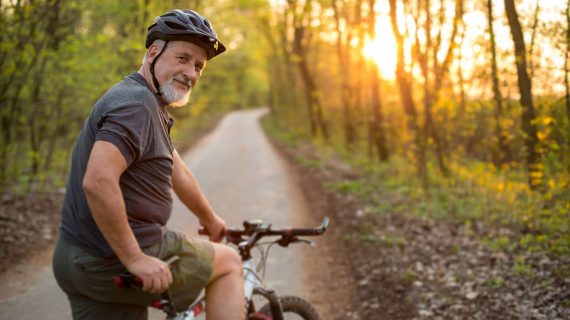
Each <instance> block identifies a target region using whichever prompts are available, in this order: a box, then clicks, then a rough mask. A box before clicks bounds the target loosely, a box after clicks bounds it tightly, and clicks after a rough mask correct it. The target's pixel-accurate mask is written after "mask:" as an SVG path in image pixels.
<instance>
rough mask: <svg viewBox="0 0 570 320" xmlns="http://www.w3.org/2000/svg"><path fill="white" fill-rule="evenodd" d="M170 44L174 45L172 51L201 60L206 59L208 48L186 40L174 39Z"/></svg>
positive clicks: (170, 45)
mask: <svg viewBox="0 0 570 320" xmlns="http://www.w3.org/2000/svg"><path fill="white" fill-rule="evenodd" d="M168 46H169V47H172V52H174V53H175V54H184V55H188V56H190V57H193V58H196V59H197V60H200V61H206V58H207V54H206V50H205V49H204V48H202V47H200V46H198V45H196V44H193V43H190V42H186V41H172V42H171V43H169V45H168Z"/></svg>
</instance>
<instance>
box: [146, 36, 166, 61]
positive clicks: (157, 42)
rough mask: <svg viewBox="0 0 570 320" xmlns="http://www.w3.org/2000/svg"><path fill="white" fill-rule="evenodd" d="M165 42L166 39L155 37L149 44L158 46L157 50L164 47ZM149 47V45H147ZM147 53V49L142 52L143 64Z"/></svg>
mask: <svg viewBox="0 0 570 320" xmlns="http://www.w3.org/2000/svg"><path fill="white" fill-rule="evenodd" d="M165 43H166V41H164V40H162V39H156V40H154V41H153V42H152V44H151V45H153V44H154V45H155V46H157V47H158V50H159V51H160V50H162V48H163V47H164V44H165ZM149 48H150V47H149ZM147 54H148V50H147V51H146V52H145V53H144V56H143V60H142V64H143V65H144V64H145V63H146V55H147Z"/></svg>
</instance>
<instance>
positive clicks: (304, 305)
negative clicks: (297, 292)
mask: <svg viewBox="0 0 570 320" xmlns="http://www.w3.org/2000/svg"><path fill="white" fill-rule="evenodd" d="M279 301H280V302H281V307H282V308H283V319H284V320H293V319H303V320H320V319H321V317H319V313H318V312H317V310H315V308H314V307H313V306H312V305H311V304H310V303H309V302H307V301H306V300H303V299H301V298H299V297H293V296H285V297H280V298H279ZM259 312H260V313H261V314H264V315H266V316H269V317H271V308H270V306H269V304H266V305H264V306H263V308H261V310H259Z"/></svg>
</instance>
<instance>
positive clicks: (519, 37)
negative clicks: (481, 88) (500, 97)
mask: <svg viewBox="0 0 570 320" xmlns="http://www.w3.org/2000/svg"><path fill="white" fill-rule="evenodd" d="M505 11H506V13H507V19H508V20H509V26H510V29H511V35H512V37H513V42H514V45H515V61H516V67H517V75H518V86H519V91H520V103H521V105H522V108H523V112H522V129H523V132H524V135H525V136H524V139H525V146H526V167H527V172H528V183H529V186H530V187H531V188H532V189H536V188H538V187H539V186H540V185H541V182H542V172H541V168H540V167H539V160H540V155H539V154H538V152H537V146H538V137H537V129H536V124H535V123H534V119H535V111H534V105H533V101H532V82H531V79H530V77H529V75H528V71H527V59H526V51H525V44H524V37H523V33H522V28H521V25H520V22H519V18H518V14H517V11H516V8H515V3H514V0H505Z"/></svg>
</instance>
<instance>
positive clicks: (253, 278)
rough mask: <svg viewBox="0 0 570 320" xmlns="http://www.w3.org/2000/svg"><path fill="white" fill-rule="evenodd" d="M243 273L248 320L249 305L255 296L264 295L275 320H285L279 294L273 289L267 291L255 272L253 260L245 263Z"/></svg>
mask: <svg viewBox="0 0 570 320" xmlns="http://www.w3.org/2000/svg"><path fill="white" fill-rule="evenodd" d="M243 272H244V276H243V279H244V283H243V287H244V294H245V299H246V306H245V310H246V311H245V312H246V317H245V318H246V319H247V310H248V309H249V306H248V305H247V304H249V303H253V302H252V297H253V294H254V293H255V294H259V295H262V296H263V297H265V298H266V299H267V301H269V306H270V308H271V314H272V319H273V320H283V308H282V307H281V302H279V297H278V296H277V293H276V292H275V290H273V289H265V288H264V287H263V284H262V283H261V281H260V279H259V276H258V275H257V273H256V272H255V265H254V262H253V258H250V259H247V260H245V261H244V262H243Z"/></svg>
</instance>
